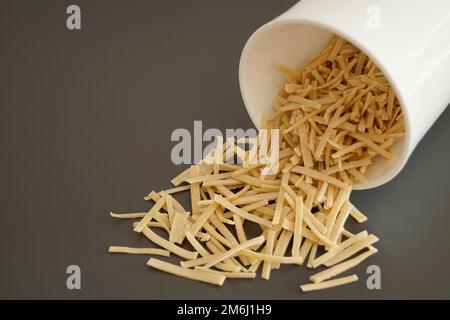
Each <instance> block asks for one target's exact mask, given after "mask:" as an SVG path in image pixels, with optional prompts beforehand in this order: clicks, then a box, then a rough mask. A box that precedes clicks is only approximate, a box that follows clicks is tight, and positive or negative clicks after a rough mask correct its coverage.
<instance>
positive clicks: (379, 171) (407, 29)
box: [239, 0, 450, 189]
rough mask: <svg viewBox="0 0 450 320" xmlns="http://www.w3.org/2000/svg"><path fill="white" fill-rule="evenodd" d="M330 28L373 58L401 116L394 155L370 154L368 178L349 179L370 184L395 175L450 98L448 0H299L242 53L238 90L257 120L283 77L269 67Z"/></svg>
mask: <svg viewBox="0 0 450 320" xmlns="http://www.w3.org/2000/svg"><path fill="white" fill-rule="evenodd" d="M333 33H334V34H337V35H339V36H341V37H343V38H344V39H346V40H348V41H350V42H351V43H353V44H354V45H355V46H357V47H358V48H360V49H361V50H362V51H363V52H365V53H366V54H367V55H368V56H369V57H370V58H371V59H372V60H373V61H374V62H375V63H376V64H377V65H378V67H379V68H380V69H381V70H382V71H383V73H384V74H385V76H386V77H387V79H388V80H389V82H390V83H391V85H392V87H393V89H394V91H395V93H396V95H397V98H398V99H399V102H400V104H401V106H402V110H403V113H404V116H405V123H406V135H405V138H402V139H399V140H398V141H397V143H396V144H394V146H393V147H392V150H393V152H394V153H395V154H396V155H397V156H398V157H397V159H396V160H385V159H377V160H376V161H375V163H374V164H373V165H372V166H371V167H370V169H369V170H368V171H367V174H366V176H367V178H368V179H369V181H370V183H369V184H368V185H364V186H363V185H358V184H356V185H355V186H354V189H368V188H373V187H376V186H379V185H382V184H384V183H386V182H388V181H389V180H391V179H392V178H393V177H394V176H395V175H397V174H398V172H399V171H400V170H401V169H402V168H403V166H404V165H405V163H406V161H407V159H408V158H409V156H410V155H411V153H412V152H413V150H414V148H415V146H416V145H417V143H418V142H419V141H420V140H421V139H422V137H423V136H424V134H425V133H426V132H427V131H428V129H430V127H431V126H432V124H433V123H434V121H435V120H436V119H437V118H438V116H439V115H440V114H441V113H442V112H443V111H444V109H445V108H446V106H447V105H448V103H449V102H450V0H430V1H424V0H302V1H300V2H299V3H297V4H296V5H294V6H293V7H292V8H290V9H289V10H288V11H286V12H285V13H283V14H282V15H280V16H279V17H277V18H275V19H274V20H272V21H271V22H269V23H267V24H265V25H264V26H262V27H261V28H259V29H258V30H257V31H256V32H255V33H254V34H253V35H252V36H251V37H250V39H249V40H248V41H247V43H246V45H245V47H244V50H243V52H242V56H241V61H240V66H239V81H240V86H241V92H242V97H243V100H244V103H245V106H246V108H247V111H248V113H249V114H250V117H251V119H252V121H253V123H254V124H255V126H256V127H258V126H259V125H260V123H261V118H262V115H263V114H264V113H265V112H268V113H270V112H272V101H273V99H274V97H275V96H276V94H277V93H278V91H279V88H280V85H281V84H282V83H283V81H285V79H284V78H283V76H282V75H281V74H280V73H278V72H277V71H276V66H277V65H279V64H282V65H285V66H288V67H291V68H298V67H300V66H301V64H302V63H303V62H305V61H306V60H307V59H308V58H309V57H310V56H311V55H313V54H314V53H316V52H318V51H320V50H321V49H323V48H324V46H325V44H326V43H327V41H328V39H329V38H330V36H331V35H332V34H333ZM445 145H446V143H443V147H444V146H445Z"/></svg>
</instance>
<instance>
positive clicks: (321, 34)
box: [239, 21, 408, 189]
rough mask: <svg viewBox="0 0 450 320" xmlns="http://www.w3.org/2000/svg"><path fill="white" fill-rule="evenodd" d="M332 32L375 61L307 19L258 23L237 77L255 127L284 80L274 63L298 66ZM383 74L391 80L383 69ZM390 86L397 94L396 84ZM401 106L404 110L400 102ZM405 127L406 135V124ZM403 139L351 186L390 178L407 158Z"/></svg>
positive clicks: (270, 107)
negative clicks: (388, 156)
mask: <svg viewBox="0 0 450 320" xmlns="http://www.w3.org/2000/svg"><path fill="white" fill-rule="evenodd" d="M333 33H336V34H339V36H341V37H343V38H344V39H346V40H348V41H350V42H351V43H353V44H354V45H355V46H357V47H358V48H360V49H361V50H362V51H363V52H365V53H366V54H368V56H369V57H370V58H371V59H372V60H373V61H374V62H375V63H377V59H376V57H372V56H371V55H370V54H369V53H368V52H367V50H364V49H363V48H361V46H359V45H358V44H356V43H355V42H354V41H352V40H351V39H348V38H346V37H345V35H342V34H340V33H339V32H337V31H336V30H330V29H329V28H326V27H323V26H316V25H312V24H310V23H302V22H298V21H295V22H292V21H275V22H271V23H269V24H267V25H265V26H263V27H261V28H260V29H259V30H257V31H256V32H255V33H254V34H253V35H252V37H251V38H250V39H249V40H248V42H247V44H246V45H245V48H244V51H243V53H242V56H241V61H240V67H239V81H240V86H241V93H242V97H243V100H244V103H245V106H246V108H247V111H248V113H249V115H250V117H251V119H252V121H253V123H254V124H255V126H256V127H259V126H260V124H261V121H262V117H263V115H264V113H269V114H270V113H272V112H273V109H272V102H273V99H274V98H275V96H276V95H277V93H278V92H279V90H280V88H281V85H282V84H283V83H284V82H285V78H284V76H283V75H282V74H280V73H279V72H277V69H276V68H277V66H278V65H280V64H281V65H284V66H287V67H290V68H292V69H298V68H299V67H301V65H302V64H303V63H305V62H306V61H307V60H308V59H309V58H310V57H311V56H312V55H314V54H315V53H317V52H318V51H320V50H322V49H323V48H324V47H325V45H326V44H327V42H328V40H329V39H330V37H331V36H332V34H333ZM377 65H378V67H379V68H380V69H381V70H382V71H383V72H384V73H385V70H383V66H381V65H379V64H378V63H377ZM385 75H386V77H387V79H388V80H390V78H389V76H388V75H387V74H386V73H385ZM390 82H391V81H390ZM391 84H392V82H391ZM393 89H394V91H395V92H396V94H397V97H398V98H399V95H398V92H397V90H396V88H395V86H393ZM399 101H400V104H401V105H402V99H400V98H399ZM402 110H403V112H405V108H404V107H403V105H402ZM406 131H407V132H406V137H408V125H406ZM406 140H407V138H406V139H405V138H401V139H398V140H397V141H396V142H395V143H394V145H393V146H392V147H391V149H390V150H391V151H392V152H393V153H394V154H395V155H397V159H394V160H387V159H385V158H382V157H380V156H376V157H375V158H374V163H373V164H372V165H371V166H369V168H368V170H367V172H366V174H365V176H366V177H367V178H368V179H369V181H370V182H369V184H366V185H362V184H358V183H355V184H354V186H353V189H369V188H373V187H377V186H379V185H382V184H384V183H386V182H388V181H389V180H391V179H392V178H393V177H394V176H395V175H396V174H397V173H398V172H399V171H400V170H401V168H402V167H403V165H404V163H405V162H406V157H407V148H406V142H405V141H406Z"/></svg>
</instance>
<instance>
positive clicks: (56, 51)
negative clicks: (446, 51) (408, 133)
mask: <svg viewBox="0 0 450 320" xmlns="http://www.w3.org/2000/svg"><path fill="white" fill-rule="evenodd" d="M71 3H77V4H79V5H80V6H81V9H82V28H83V29H82V30H81V31H76V32H72V31H68V30H67V29H66V25H65V19H66V14H65V10H66V7H67V5H68V4H71ZM294 3H295V0H284V1H280V0H276V1H275V0H239V1H238V0H232V1H230V0H227V1H219V0H178V1H167V0H166V1H162V0H158V1H155V0H152V1H76V2H75V1H74V2H68V1H56V0H54V1H2V4H1V9H0V24H1V25H0V34H1V37H0V40H1V46H0V112H1V114H0V130H1V134H0V139H1V142H0V147H1V151H0V155H1V159H0V161H1V162H0V171H1V174H0V179H1V189H0V195H1V198H0V199H1V202H0V210H1V214H0V298H70V299H72V298H125V299H128V298H143V299H147V298H180V299H187V298H212V299H220V298H238V299H239V298H250V299H262V298H273V299H283V298H285V299H317V298H323V299H329V298H357V299H359V298H367V299H379V298H450V288H449V284H450V272H449V266H450V265H449V264H450V250H449V249H450V233H449V229H450V212H449V208H450V205H449V195H450V193H449V188H450V179H449V177H450V173H449V169H448V163H449V162H448V156H449V139H450V126H449V125H448V123H449V121H450V110H447V111H446V112H444V114H443V115H442V116H441V117H440V119H439V120H438V122H437V123H436V125H435V126H434V127H433V128H432V130H430V132H429V133H428V134H427V136H426V137H425V138H424V140H423V141H422V143H421V144H420V145H419V146H418V148H417V149H416V151H415V152H414V154H413V156H412V157H411V159H410V161H409V162H408V165H407V166H406V168H405V169H404V170H403V171H402V173H401V174H400V175H399V176H398V177H397V178H396V179H395V180H393V181H392V182H390V183H388V184H387V185H384V186H382V187H380V188H377V189H374V190H369V191H360V192H354V193H353V195H352V198H353V201H354V202H355V203H356V205H357V206H358V207H359V208H360V209H361V210H362V211H363V212H365V213H367V215H368V216H369V221H368V222H367V223H366V224H365V226H363V227H366V228H368V230H369V231H370V232H373V233H375V234H376V235H378V236H379V237H380V239H381V241H380V242H379V243H378V244H377V247H378V248H379V253H378V254H377V255H376V256H374V257H373V258H371V259H370V260H369V261H368V262H367V263H363V264H362V265H361V266H359V267H358V268H356V270H355V271H356V272H357V273H358V274H359V275H360V277H361V278H362V281H359V282H358V283H356V284H353V285H349V286H346V287H341V288H335V289H330V290H326V291H321V292H316V293H310V294H301V293H300V291H299V288H298V285H299V284H300V283H305V282H306V281H307V277H308V276H309V275H310V274H311V271H309V270H308V271H306V270H305V269H304V268H299V267H293V266H283V267H282V268H281V269H280V270H278V271H274V272H272V276H271V279H270V281H264V280H260V279H256V280H254V281H252V280H242V281H241V280H234V281H233V280H229V281H227V282H226V283H225V285H224V286H223V287H222V288H218V287H214V286H210V285H207V284H202V283H194V282H191V281H189V280H185V279H180V278H177V277H174V276H171V275H167V274H163V273H161V272H157V271H155V270H150V269H149V268H148V267H147V266H146V265H145V262H146V260H147V257H145V256H131V255H108V254H107V248H108V246H109V245H111V244H116V245H147V244H148V241H146V240H145V239H143V238H141V237H139V235H137V234H135V233H133V232H132V231H131V230H130V221H117V220H114V219H112V218H110V217H109V215H108V212H109V211H110V210H113V211H116V212H122V211H140V210H145V209H147V208H148V207H149V205H148V204H147V203H145V202H144V201H143V200H142V197H143V196H144V195H145V194H146V193H147V192H148V191H151V190H152V189H156V190H159V189H161V188H165V187H168V186H169V180H170V178H172V177H173V176H175V175H176V174H177V173H178V172H179V171H180V170H181V169H182V168H180V167H177V166H175V165H173V164H172V163H171V160H170V151H171V148H172V147H173V143H171V142H170V134H171V132H172V131H173V130H174V129H175V128H188V129H192V126H193V121H194V120H203V123H204V126H205V127H207V128H208V127H214V128H220V129H225V128H236V127H238V128H248V127H251V126H252V124H251V122H250V119H249V117H248V115H247V113H246V111H245V109H244V106H243V103H242V100H241V96H240V92H239V84H238V74H237V72H238V62H239V56H240V53H241V50H242V48H243V45H244V43H245V41H246V40H247V38H248V37H249V36H250V34H251V33H252V32H253V31H254V30H255V29H256V28H257V27H259V26H260V25H262V24H263V23H264V22H266V21H268V20H270V19H272V18H273V17H275V16H276V15H278V14H280V13H281V12H283V11H284V10H286V9H287V8H288V7H290V6H291V5H292V4H294ZM305 45H307V44H305ZM445 85H446V86H447V85H448V84H445ZM442 89H443V90H449V88H446V87H443V88H442ZM423 107H424V108H426V107H427V106H426V105H424V106H423ZM71 264H77V265H79V266H80V267H81V270H82V290H80V291H69V290H67V289H66V276H67V275H66V273H65V271H66V267H67V266H68V265H71ZM369 264H377V265H379V266H380V267H381V270H382V290H379V291H369V290H368V289H367V288H366V285H365V279H366V277H367V276H366V274H365V268H366V267H367V265H369Z"/></svg>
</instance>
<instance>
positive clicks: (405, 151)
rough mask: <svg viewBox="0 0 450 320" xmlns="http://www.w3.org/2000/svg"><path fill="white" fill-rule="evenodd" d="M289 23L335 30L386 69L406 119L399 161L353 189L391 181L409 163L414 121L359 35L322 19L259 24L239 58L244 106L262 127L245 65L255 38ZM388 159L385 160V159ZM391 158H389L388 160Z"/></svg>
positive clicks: (335, 32)
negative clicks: (253, 109)
mask: <svg viewBox="0 0 450 320" xmlns="http://www.w3.org/2000/svg"><path fill="white" fill-rule="evenodd" d="M289 24H293V25H294V24H300V25H308V26H312V27H315V28H319V29H322V30H325V31H328V32H331V33H333V34H337V35H338V36H340V37H342V38H344V39H345V40H347V41H349V42H350V43H352V44H353V45H354V46H356V47H357V48H358V49H360V50H361V51H363V52H364V54H366V55H367V56H368V57H369V58H370V59H371V60H372V61H374V62H375V64H376V65H377V67H378V68H380V70H381V71H382V72H383V75H384V76H385V77H386V79H387V80H388V82H389V84H390V85H391V87H392V89H393V90H394V93H395V95H396V97H397V99H398V101H399V104H400V108H401V110H402V114H403V118H404V122H405V136H404V137H403V146H402V150H401V153H400V154H399V155H398V158H397V159H396V160H397V164H395V165H394V166H392V168H390V169H389V170H388V171H387V172H386V173H385V174H383V175H381V176H380V177H378V178H376V179H374V180H372V181H370V182H369V183H368V184H367V185H362V184H358V183H355V184H354V185H353V186H352V189H353V190H366V189H372V188H376V187H379V186H381V185H383V184H385V183H387V182H389V181H391V180H392V179H393V178H394V177H395V176H396V175H397V174H398V173H399V172H400V171H401V170H402V169H403V167H404V166H405V165H406V162H407V159H408V157H409V155H410V154H411V151H412V150H411V127H410V125H411V121H410V114H409V112H408V110H407V108H406V107H405V106H406V103H405V99H404V97H403V95H402V94H401V92H400V90H399V88H398V86H397V84H396V82H395V81H394V80H393V78H392V76H391V74H390V73H389V72H388V71H387V69H386V68H385V66H384V65H383V64H382V63H381V61H379V59H378V58H377V57H376V56H375V55H373V54H372V53H371V52H370V50H368V48H366V47H365V46H364V45H363V44H362V43H360V42H359V41H358V40H357V39H355V38H353V37H351V36H349V35H348V34H346V33H345V32H342V31H341V30H339V29H337V28H335V27H333V26H331V25H328V24H324V23H321V22H317V21H313V20H308V19H304V18H283V17H282V16H281V17H278V18H276V19H275V20H272V21H270V22H268V23H266V24H264V25H263V26H261V27H259V28H258V29H257V30H256V31H255V32H254V33H253V34H252V35H251V36H250V38H249V39H248V40H247V42H246V43H245V45H244V49H243V50H242V54H241V57H240V61H239V87H240V90H241V96H242V99H243V101H244V105H245V108H246V110H247V113H248V114H249V116H250V118H251V120H252V122H253V124H254V125H255V126H256V128H259V126H260V124H258V123H257V122H256V119H255V116H254V114H253V113H252V112H251V111H250V105H249V102H248V98H247V96H246V88H245V84H244V72H245V71H244V70H245V65H246V63H247V61H248V55H249V53H250V51H251V49H252V48H253V46H254V43H255V41H256V40H257V39H258V38H259V37H260V36H261V35H262V34H263V33H265V32H268V31H269V30H272V29H275V28H278V27H281V26H283V25H289ZM385 161H386V160H385ZM387 161H389V160H387Z"/></svg>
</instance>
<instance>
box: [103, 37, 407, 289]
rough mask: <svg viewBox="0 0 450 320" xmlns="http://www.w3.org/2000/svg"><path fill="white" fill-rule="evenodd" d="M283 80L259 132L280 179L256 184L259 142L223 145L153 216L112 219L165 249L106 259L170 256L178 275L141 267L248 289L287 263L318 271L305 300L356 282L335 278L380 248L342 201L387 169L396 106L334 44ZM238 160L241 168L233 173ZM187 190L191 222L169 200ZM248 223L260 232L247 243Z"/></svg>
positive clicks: (337, 41)
mask: <svg viewBox="0 0 450 320" xmlns="http://www.w3.org/2000/svg"><path fill="white" fill-rule="evenodd" d="M279 71H281V72H282V73H284V74H285V75H286V78H287V82H286V83H285V84H284V85H283V86H282V88H281V89H280V92H279V94H278V96H277V97H276V99H275V101H274V103H273V109H274V112H273V113H272V114H270V115H266V116H265V117H264V123H263V125H262V126H261V127H262V128H265V129H267V131H268V132H271V131H272V130H275V129H277V130H279V141H270V144H273V143H275V142H277V146H278V151H279V157H278V162H277V167H276V169H274V170H272V171H271V172H270V173H269V174H267V175H262V168H263V166H264V164H263V163H254V162H252V161H250V156H249V155H250V154H252V151H254V150H252V149H251V148H257V147H258V143H253V146H251V147H250V148H249V145H250V144H249V141H240V140H235V139H228V140H227V141H226V142H225V143H224V144H223V145H222V144H221V145H220V146H221V147H222V146H223V147H222V148H220V149H219V148H216V149H214V150H213V151H212V152H211V153H210V155H211V156H214V157H215V159H217V156H218V157H219V158H220V159H221V160H223V161H221V162H219V163H217V162H215V163H210V162H209V161H205V160H206V159H205V160H204V161H202V162H200V163H199V164H196V165H193V166H191V167H190V168H188V169H187V170H185V171H183V172H182V173H181V174H180V175H178V176H177V177H175V178H174V179H172V181H171V182H172V184H173V185H174V187H173V188H171V189H167V190H164V191H160V192H155V191H153V192H151V193H150V194H148V195H147V196H146V197H145V200H148V201H153V202H154V205H153V207H152V208H151V209H150V210H149V211H147V212H142V213H124V214H113V213H112V214H111V215H112V216H113V217H116V218H133V219H140V220H139V221H137V222H135V223H134V224H133V228H134V231H135V232H139V233H142V234H143V235H144V236H145V237H146V238H148V239H149V240H150V241H151V242H153V243H154V244H156V245H157V246H159V247H161V248H162V249H155V248H129V247H117V246H113V247H110V249H109V251H110V252H115V253H132V254H148V255H162V256H168V255H169V254H174V255H176V256H179V257H180V258H181V262H180V265H176V264H172V263H169V262H165V261H162V260H159V259H157V258H153V257H152V258H150V260H149V261H148V263H147V264H148V265H149V266H150V267H152V268H155V269H159V270H162V271H165V272H168V273H171V274H174V275H178V276H181V277H185V278H189V279H193V280H198V281H203V282H207V283H211V284H215V285H222V284H223V283H224V281H225V280H226V279H227V278H255V277H256V273H257V271H258V270H259V269H261V277H262V278H263V279H269V277H270V274H271V272H272V270H276V269H279V268H280V266H281V265H283V264H297V265H305V266H306V267H308V268H311V269H316V268H321V269H323V270H321V271H319V272H317V273H315V274H313V275H311V276H310V278H309V280H310V281H311V283H309V284H305V285H302V286H301V289H302V290H303V291H312V290H318V289H324V288H329V287H334V286H338V285H343V284H348V283H351V282H354V281H356V280H358V277H357V276H356V275H355V274H352V275H348V276H343V277H339V276H340V275H341V274H342V273H345V272H346V271H348V270H349V269H351V268H353V267H354V266H356V265H358V264H359V263H361V262H362V261H363V260H365V259H367V258H369V257H370V256H371V255H373V254H374V253H376V252H377V249H376V248H375V247H373V244H374V243H375V242H377V241H378V238H377V237H376V236H375V235H373V234H369V233H368V232H367V231H360V232H358V233H352V232H350V231H349V230H347V229H346V222H347V221H348V219H349V217H352V218H353V219H355V220H356V221H357V222H359V223H362V222H364V221H366V220H367V218H366V216H365V215H364V214H363V213H361V212H360V211H359V210H358V209H357V208H356V207H355V206H354V205H353V204H352V203H351V202H350V193H351V187H352V184H353V183H355V182H358V183H360V184H366V183H368V182H369V181H368V179H367V178H366V177H365V173H366V172H367V170H368V168H369V167H370V165H371V164H372V163H374V161H394V160H395V158H396V156H395V155H394V154H393V153H391V152H390V151H389V148H390V147H391V146H392V145H393V144H394V142H395V141H396V140H397V139H399V138H401V137H403V136H404V129H405V128H404V121H403V116H402V112H401V108H400V104H399V102H398V100H397V99H396V97H395V94H394V91H393V89H392V88H391V86H390V85H389V83H388V81H387V79H386V78H385V77H384V75H383V74H382V72H381V71H380V70H379V69H378V68H377V66H376V65H375V64H374V63H373V61H372V60H371V59H369V58H368V57H367V56H366V55H365V54H364V53H363V52H361V51H360V50H359V49H358V48H356V47H355V46H353V45H352V44H351V43H349V42H347V41H345V40H344V39H342V38H340V37H337V36H332V37H331V39H330V42H329V44H328V45H327V46H326V48H325V49H324V50H322V51H321V52H319V53H318V54H317V55H315V56H314V57H312V58H311V59H310V60H309V61H308V62H307V63H306V64H305V65H304V66H303V67H302V68H300V69H299V70H291V69H289V68H286V67H283V66H281V67H279ZM258 138H259V139H254V141H253V142H255V141H259V140H260V139H261V138H262V137H261V136H260V137H258ZM268 139H270V138H268ZM219 150H222V151H219ZM218 152H220V154H219V153H218ZM236 157H239V158H240V159H242V160H243V163H242V164H230V163H229V161H228V160H230V159H231V158H233V159H234V158H236ZM183 191H188V192H190V199H191V211H190V212H189V211H188V210H186V209H185V208H184V207H183V206H182V205H181V203H180V202H179V201H177V200H176V198H175V197H174V195H175V194H176V193H179V192H183ZM251 224H253V225H256V226H257V227H258V228H257V230H259V232H257V234H255V235H254V236H253V235H252V236H250V235H249V234H250V233H251V230H254V229H255V228H254V227H253V229H252V228H251V227H250V225H251ZM155 228H161V229H163V230H165V232H166V233H167V237H166V238H164V237H162V236H160V235H158V234H157V233H155V232H154V229H155ZM337 276H338V277H337Z"/></svg>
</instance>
